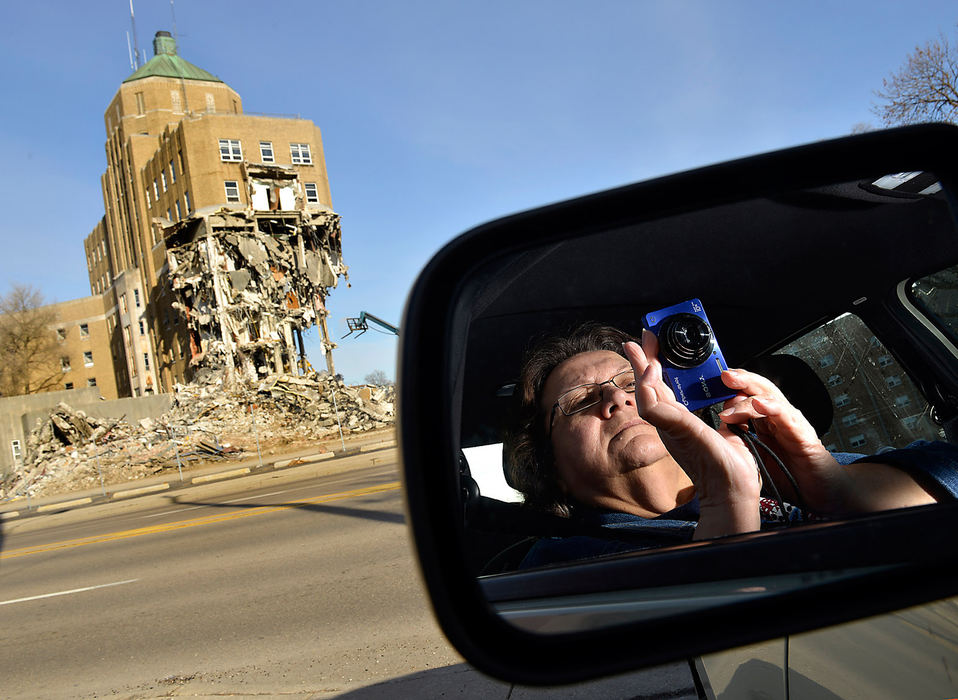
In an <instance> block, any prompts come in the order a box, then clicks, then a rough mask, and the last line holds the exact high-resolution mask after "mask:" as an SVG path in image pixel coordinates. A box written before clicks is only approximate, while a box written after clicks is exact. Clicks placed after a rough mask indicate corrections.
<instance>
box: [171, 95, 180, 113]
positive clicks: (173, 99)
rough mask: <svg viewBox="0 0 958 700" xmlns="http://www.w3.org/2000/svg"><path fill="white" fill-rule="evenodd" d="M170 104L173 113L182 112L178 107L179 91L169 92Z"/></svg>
mask: <svg viewBox="0 0 958 700" xmlns="http://www.w3.org/2000/svg"><path fill="white" fill-rule="evenodd" d="M170 104H172V105H173V111H174V112H180V111H182V107H181V105H180V91H179V90H170Z"/></svg>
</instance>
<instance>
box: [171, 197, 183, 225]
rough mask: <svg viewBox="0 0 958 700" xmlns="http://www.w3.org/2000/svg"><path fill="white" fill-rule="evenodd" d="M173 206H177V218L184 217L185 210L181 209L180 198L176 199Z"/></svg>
mask: <svg viewBox="0 0 958 700" xmlns="http://www.w3.org/2000/svg"><path fill="white" fill-rule="evenodd" d="M173 206H175V207H176V220H177V221H179V220H180V219H182V218H183V212H182V211H181V210H180V200H178V199H177V200H175V201H174V202H173Z"/></svg>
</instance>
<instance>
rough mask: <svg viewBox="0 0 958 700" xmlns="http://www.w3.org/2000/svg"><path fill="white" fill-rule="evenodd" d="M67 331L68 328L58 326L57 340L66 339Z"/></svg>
mask: <svg viewBox="0 0 958 700" xmlns="http://www.w3.org/2000/svg"><path fill="white" fill-rule="evenodd" d="M66 339H67V331H66V328H57V340H66Z"/></svg>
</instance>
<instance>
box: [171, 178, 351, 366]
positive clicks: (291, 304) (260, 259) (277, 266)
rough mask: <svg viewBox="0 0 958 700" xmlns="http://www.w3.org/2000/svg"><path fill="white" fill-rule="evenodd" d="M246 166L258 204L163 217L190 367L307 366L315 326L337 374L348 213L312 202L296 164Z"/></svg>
mask: <svg viewBox="0 0 958 700" xmlns="http://www.w3.org/2000/svg"><path fill="white" fill-rule="evenodd" d="M244 169H245V171H246V175H247V177H246V178H245V180H246V182H248V186H249V196H250V201H251V206H249V207H245V208H239V207H228V206H218V207H207V208H205V209H203V210H200V211H197V212H195V213H194V214H192V215H191V216H189V217H188V218H186V219H184V220H182V221H179V222H176V223H171V222H168V221H165V220H162V219H157V220H155V224H156V225H157V226H159V227H160V228H161V229H162V235H163V240H164V242H165V245H166V255H167V265H168V269H167V275H168V278H169V285H170V288H171V289H172V292H173V295H174V301H173V302H172V304H171V305H172V307H173V308H174V309H176V310H177V311H178V312H179V313H180V314H181V317H182V320H183V321H185V325H186V330H187V332H188V333H189V362H190V366H191V367H192V368H194V371H196V370H200V369H204V368H205V369H220V368H223V369H225V370H226V372H227V374H228V376H231V375H233V374H234V373H235V374H238V375H239V376H242V377H244V378H246V379H255V378H258V377H263V376H265V375H271V374H293V375H295V374H299V373H301V372H306V371H308V370H309V369H310V368H309V366H308V363H307V360H306V353H305V347H304V342H303V334H304V333H305V332H306V331H307V330H308V329H309V328H311V327H312V326H313V325H316V326H317V327H318V329H319V336H320V343H321V344H322V350H323V353H324V355H325V357H326V364H327V369H328V371H330V372H331V373H334V372H335V369H334V366H333V360H332V349H333V347H335V345H334V343H333V342H332V341H331V340H330V337H329V329H328V326H327V323H326V317H327V310H326V296H327V294H328V292H329V290H330V289H331V288H333V287H335V286H336V285H337V282H338V279H339V277H340V276H343V277H345V278H346V279H348V267H347V266H346V264H345V263H344V261H343V255H342V235H341V231H340V226H339V215H338V214H336V213H335V212H334V211H332V210H331V209H329V208H327V207H324V206H322V205H313V206H306V201H305V200H306V195H305V193H304V192H303V189H302V187H301V184H300V182H299V180H298V178H297V173H296V172H295V171H294V170H292V169H290V168H285V167H283V166H276V165H274V166H263V165H257V166H253V165H248V164H247V165H246V167H245V168H244Z"/></svg>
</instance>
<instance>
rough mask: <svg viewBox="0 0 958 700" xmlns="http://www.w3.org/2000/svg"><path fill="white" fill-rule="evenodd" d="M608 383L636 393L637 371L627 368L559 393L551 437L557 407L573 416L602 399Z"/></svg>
mask: <svg viewBox="0 0 958 700" xmlns="http://www.w3.org/2000/svg"><path fill="white" fill-rule="evenodd" d="M606 384H612V385H613V386H616V387H618V388H619V389H622V391H624V392H626V393H627V394H634V393H635V372H634V371H633V370H631V369H627V370H625V371H624V372H619V373H618V374H617V375H615V376H614V377H612V379H607V380H605V381H604V382H592V383H590V384H581V385H579V386H575V387H572V388H571V389H569V390H568V391H565V392H563V393H561V394H559V398H558V399H556V402H555V403H554V404H552V414H551V415H550V416H549V437H552V424H553V423H555V419H556V409H559V410H560V411H562V415H564V416H571V415H573V414H574V413H579V412H581V411H584V410H586V409H587V408H592V407H593V406H595V405H596V404H597V403H599V402H600V401H602V387H603V386H605V385H606Z"/></svg>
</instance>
